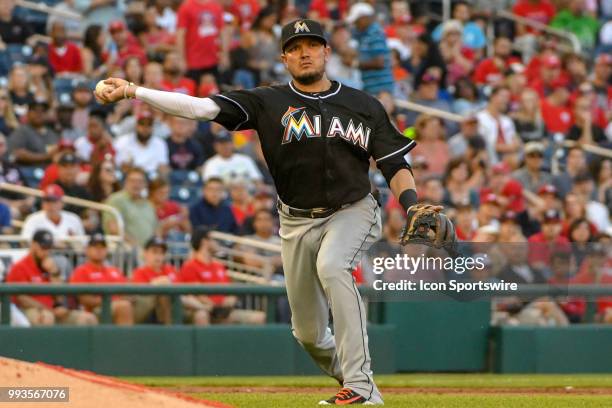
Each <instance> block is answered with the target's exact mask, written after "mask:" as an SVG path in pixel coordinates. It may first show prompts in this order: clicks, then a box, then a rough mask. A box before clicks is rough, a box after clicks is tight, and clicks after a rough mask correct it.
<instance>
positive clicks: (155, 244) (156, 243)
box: [145, 236, 168, 251]
mask: <svg viewBox="0 0 612 408" xmlns="http://www.w3.org/2000/svg"><path fill="white" fill-rule="evenodd" d="M149 248H162V249H163V250H164V251H167V250H168V244H166V241H165V240H164V239H163V238H162V237H158V236H153V237H151V238H150V239H149V240H148V241H147V243H146V244H145V249H149Z"/></svg>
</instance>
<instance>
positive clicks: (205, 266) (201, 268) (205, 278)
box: [179, 229, 266, 324]
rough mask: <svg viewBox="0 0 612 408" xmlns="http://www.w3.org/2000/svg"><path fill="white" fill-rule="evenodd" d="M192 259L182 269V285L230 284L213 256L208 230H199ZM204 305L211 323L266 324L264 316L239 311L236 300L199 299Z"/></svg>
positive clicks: (193, 242) (255, 312)
mask: <svg viewBox="0 0 612 408" xmlns="http://www.w3.org/2000/svg"><path fill="white" fill-rule="evenodd" d="M191 248H192V249H193V252H192V257H191V259H189V260H188V261H186V262H185V263H184V264H183V266H182V267H181V271H180V273H179V281H180V282H182V283H199V284H211V283H214V284H228V283H230V278H229V277H228V276H227V271H226V270H225V266H223V264H221V263H219V262H217V261H215V260H214V259H213V256H212V250H213V243H212V240H211V239H210V236H209V231H208V230H207V229H197V230H196V231H195V232H194V234H193V237H192V238H191ZM197 299H198V300H199V301H200V303H201V304H202V305H203V307H202V310H207V311H208V312H209V322H210V323H245V324H263V323H264V322H265V320H266V315H265V313H264V312H261V311H257V310H243V309H238V308H236V306H237V304H238V298H236V296H224V295H211V296H203V295H200V296H198V297H197Z"/></svg>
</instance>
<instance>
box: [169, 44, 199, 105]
mask: <svg viewBox="0 0 612 408" xmlns="http://www.w3.org/2000/svg"><path fill="white" fill-rule="evenodd" d="M163 71H164V79H163V81H162V87H163V90H165V91H169V92H181V93H184V94H187V95H191V96H195V95H196V83H195V82H194V81H193V79H190V78H187V77H186V76H183V74H184V72H183V70H182V67H181V59H180V55H179V54H178V53H177V52H176V51H169V52H167V53H166V55H165V56H164V64H163Z"/></svg>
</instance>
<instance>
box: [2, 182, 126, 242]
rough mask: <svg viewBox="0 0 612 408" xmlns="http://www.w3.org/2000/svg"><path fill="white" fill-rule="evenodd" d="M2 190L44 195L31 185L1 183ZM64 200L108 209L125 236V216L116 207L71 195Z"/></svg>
mask: <svg viewBox="0 0 612 408" xmlns="http://www.w3.org/2000/svg"><path fill="white" fill-rule="evenodd" d="M0 190H8V191H12V192H14V193H20V194H26V195H31V196H36V197H42V195H43V193H42V191H41V190H37V189H35V188H30V187H25V186H19V185H16V184H11V183H0ZM62 201H63V202H65V203H67V204H73V205H76V206H78V207H85V208H91V209H93V210H98V211H106V212H109V213H111V214H112V215H113V217H115V219H116V220H117V228H118V229H119V234H118V235H119V237H121V239H123V238H124V237H125V231H124V228H125V224H124V223H123V217H122V216H121V213H120V212H119V211H118V210H117V209H116V208H115V207H112V206H110V205H106V204H102V203H98V202H95V201H90V200H83V199H82V198H77V197H70V196H64V197H63V198H62Z"/></svg>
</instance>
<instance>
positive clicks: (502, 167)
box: [491, 162, 510, 175]
mask: <svg viewBox="0 0 612 408" xmlns="http://www.w3.org/2000/svg"><path fill="white" fill-rule="evenodd" d="M491 171H492V172H493V174H498V175H500V174H510V166H508V164H507V163H506V162H499V163H496V164H495V165H493V167H491Z"/></svg>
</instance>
